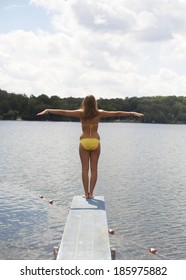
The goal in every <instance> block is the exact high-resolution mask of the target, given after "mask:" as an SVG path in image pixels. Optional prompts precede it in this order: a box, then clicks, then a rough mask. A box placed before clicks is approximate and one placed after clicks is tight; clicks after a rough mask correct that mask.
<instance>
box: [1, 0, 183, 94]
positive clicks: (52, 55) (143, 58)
mask: <svg viewBox="0 0 186 280" xmlns="http://www.w3.org/2000/svg"><path fill="white" fill-rule="evenodd" d="M30 4H31V5H35V6H39V7H43V9H46V11H47V12H48V13H51V18H52V21H51V23H52V25H53V28H54V30H53V32H49V31H48V32H47V31H44V30H39V29H38V30H37V31H33V32H26V31H23V30H15V31H12V32H9V33H7V34H0V75H1V81H0V88H2V89H6V90H8V91H13V92H24V93H27V94H35V95H38V94H41V93H45V94H48V95H53V94H57V95H60V96H69V95H71V96H83V95H85V94H87V93H90V92H93V93H94V94H95V95H96V96H97V97H114V96H115V97H118V96H119V97H125V96H143V95H155V94H160V95H161V94H162V95H169V94H175V95H186V88H185V84H186V72H185V67H184V65H185V63H186V37H185V36H186V34H185V30H186V18H185V12H186V3H185V2H182V1H179V0H174V1H173V0H157V1H155V0H141V1H139V0H116V1H114V2H111V3H109V2H108V1H107V0H100V1H93V0H81V1H77V0H68V1H65V0H64V1H63V0H31V1H30Z"/></svg>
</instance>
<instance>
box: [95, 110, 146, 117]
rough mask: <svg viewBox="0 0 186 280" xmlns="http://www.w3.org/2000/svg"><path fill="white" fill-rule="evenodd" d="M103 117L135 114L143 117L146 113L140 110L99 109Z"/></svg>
mask: <svg viewBox="0 0 186 280" xmlns="http://www.w3.org/2000/svg"><path fill="white" fill-rule="evenodd" d="M99 111H100V116H101V118H111V117H127V116H133V117H143V116H144V114H141V113H138V112H126V111H104V110H99Z"/></svg>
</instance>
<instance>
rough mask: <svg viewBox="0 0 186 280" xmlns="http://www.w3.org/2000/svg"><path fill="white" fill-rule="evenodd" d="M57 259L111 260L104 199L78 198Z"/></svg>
mask: <svg viewBox="0 0 186 280" xmlns="http://www.w3.org/2000/svg"><path fill="white" fill-rule="evenodd" d="M57 260H111V252H110V242H109V235H108V225H107V216H106V210H105V202H104V197H103V196H95V197H94V199H85V198H83V197H81V196H74V197H73V200H72V204H71V208H70V211H69V214H68V217H67V221H66V224H65V228H64V232H63V237H62V240H61V244H60V247H59V251H58V255H57Z"/></svg>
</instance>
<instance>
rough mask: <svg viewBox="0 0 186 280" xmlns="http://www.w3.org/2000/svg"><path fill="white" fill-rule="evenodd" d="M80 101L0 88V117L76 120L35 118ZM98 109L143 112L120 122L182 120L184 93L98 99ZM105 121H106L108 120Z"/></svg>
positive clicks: (185, 107) (59, 118) (48, 117)
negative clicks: (139, 115) (42, 112)
mask: <svg viewBox="0 0 186 280" xmlns="http://www.w3.org/2000/svg"><path fill="white" fill-rule="evenodd" d="M82 100H83V98H76V97H67V98H60V97H59V96H57V95H53V96H51V97H48V96H47V95H45V94H41V95H39V96H37V97H36V96H34V95H31V96H30V97H28V96H27V95H25V94H15V93H8V92H7V91H5V90H0V120H17V119H21V120H30V121H37V120H51V121H76V119H73V118H69V117H68V118H67V117H64V116H59V115H52V114H49V115H46V116H42V117H37V116H36V114H37V113H38V112H40V111H42V110H44V109H46V108H55V109H60V108H61V109H67V110H74V109H77V108H79V107H80V106H81V103H82ZM98 108H101V109H104V110H108V111H137V112H141V113H144V114H145V116H144V118H142V119H140V120H139V119H137V118H134V117H130V118H126V117H125V118H124V117H123V118H120V119H119V120H121V121H140V122H145V123H173V124H176V123H181V124H185V123H186V97H184V96H152V97H130V98H129V97H126V98H125V99H122V98H111V99H106V98H100V99H98ZM113 120H114V119H113ZM117 120H118V119H117ZM105 121H110V119H107V120H105Z"/></svg>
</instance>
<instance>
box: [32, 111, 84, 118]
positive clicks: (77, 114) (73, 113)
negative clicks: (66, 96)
mask: <svg viewBox="0 0 186 280" xmlns="http://www.w3.org/2000/svg"><path fill="white" fill-rule="evenodd" d="M49 113H50V114H55V115H63V116H68V117H77V118H80V117H81V115H82V110H81V109H78V110H61V109H45V110H43V111H42V112H40V113H38V114H37V116H42V115H46V114H49Z"/></svg>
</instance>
